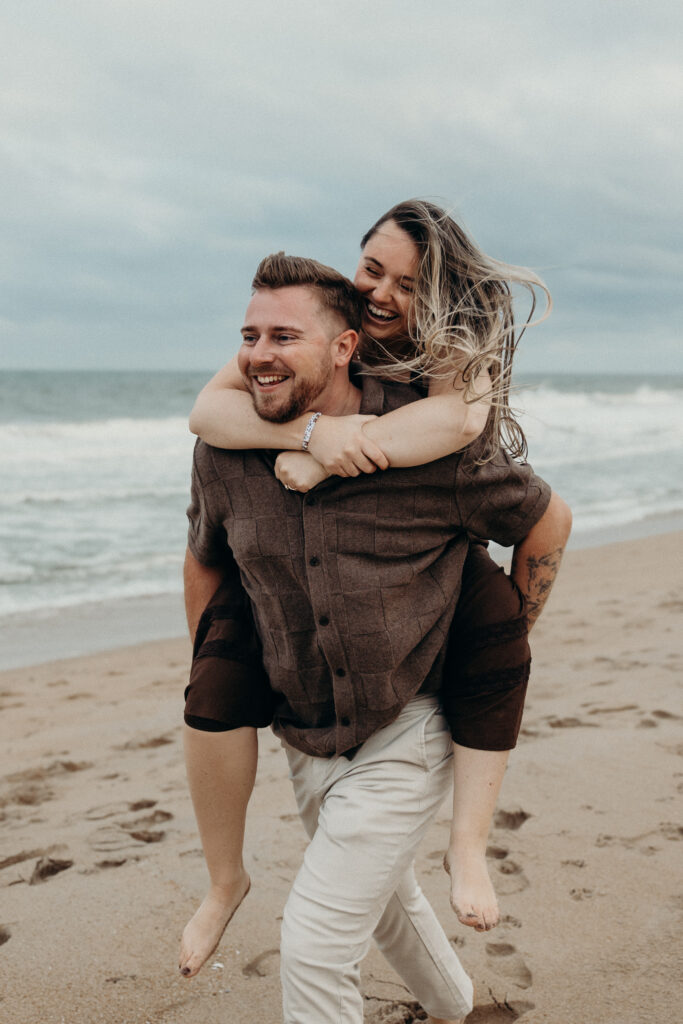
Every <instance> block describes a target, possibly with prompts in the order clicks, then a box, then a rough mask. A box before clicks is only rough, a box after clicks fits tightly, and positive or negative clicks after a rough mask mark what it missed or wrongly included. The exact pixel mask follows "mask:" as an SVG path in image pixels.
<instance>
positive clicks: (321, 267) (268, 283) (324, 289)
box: [251, 252, 363, 332]
mask: <svg viewBox="0 0 683 1024" xmlns="http://www.w3.org/2000/svg"><path fill="white" fill-rule="evenodd" d="M299 285H302V286H304V287H306V288H310V289H311V290H312V291H313V292H314V293H315V295H316V297H317V298H318V300H319V302H320V305H321V306H322V308H323V309H324V310H326V311H328V312H330V313H333V314H334V315H336V316H337V317H338V318H339V319H340V320H341V321H342V322H343V323H344V326H345V327H350V328H351V330H353V331H358V332H360V327H361V317H362V315H363V300H362V299H361V297H360V295H359V294H358V292H357V291H356V289H355V287H354V285H353V283H352V282H351V281H349V279H348V278H347V277H344V275H343V274H340V273H339V271H338V270H334V269H333V268H332V267H326V266H325V264H324V263H318V261H317V260H309V259H306V258H305V257H303V256H286V255H285V253H284V252H276V253H273V254H272V255H271V256H266V257H265V259H262V260H261V262H260V263H259V265H258V268H257V270H256V274H255V276H254V280H253V281H252V282H251V287H252V291H255V292H256V291H259V290H260V289H261V288H272V289H277V288H290V287H294V286H299Z"/></svg>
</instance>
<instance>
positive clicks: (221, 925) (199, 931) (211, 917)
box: [178, 869, 251, 979]
mask: <svg viewBox="0 0 683 1024" xmlns="http://www.w3.org/2000/svg"><path fill="white" fill-rule="evenodd" d="M250 886H251V880H250V878H249V875H248V874H247V873H246V871H245V870H244V869H242V872H241V875H240V877H239V878H237V879H236V880H235V882H234V883H233V884H232V885H212V886H211V888H210V889H209V891H208V893H207V895H206V897H205V899H204V901H203V902H202V904H201V906H200V907H199V909H198V910H197V912H196V913H195V914H194V916H193V917H192V918H191V919H190V920H189V921H188V923H187V924H186V925H185V930H184V931H183V937H182V941H181V943H180V956H179V958H178V970H179V971H180V973H181V974H182V975H183V977H184V978H188V979H189V978H194V976H195V974H197V972H198V971H199V969H200V968H201V966H202V964H204V963H206V961H207V960H208V959H209V957H210V956H211V954H212V953H213V951H214V950H215V948H216V946H217V945H218V943H219V942H220V941H221V938H222V936H223V932H224V931H225V929H226V928H227V927H228V924H229V923H230V919H231V918H232V915H233V914H234V913H235V911H236V910H237V908H238V907H239V905H240V903H241V902H242V900H243V899H244V897H245V896H246V895H247V893H248V892H249V888H250Z"/></svg>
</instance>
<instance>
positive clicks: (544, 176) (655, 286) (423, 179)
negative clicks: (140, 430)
mask: <svg viewBox="0 0 683 1024" xmlns="http://www.w3.org/2000/svg"><path fill="white" fill-rule="evenodd" d="M233 6H236V5H231V6H230V7H228V6H227V5H225V4H224V3H222V2H220V3H219V2H211V0H199V2H198V3H195V4H193V5H191V6H190V5H188V4H187V3H185V2H181V0H165V2H164V3H163V4H158V3H154V2H152V0H136V2H130V0H117V2H115V3H109V4H97V5H94V4H92V3H90V2H86V0H71V2H69V3H66V4H59V5H56V4H53V3H51V2H48V0H36V2H32V3H30V4H26V3H22V4H19V3H18V2H16V0H14V2H10V3H9V4H8V5H6V7H5V13H4V15H3V22H2V24H0V36H1V37H2V39H3V43H2V47H3V52H2V55H1V56H2V72H1V74H2V78H3V87H2V96H1V102H2V108H3V122H4V124H5V125H6V130H5V132H4V134H3V138H2V140H1V141H0V157H1V160H2V165H1V168H0V187H1V188H2V190H3V197H4V199H5V204H4V206H5V210H6V212H5V214H4V215H3V223H2V229H3V230H2V237H3V242H2V247H1V248H0V280H1V283H2V286H3V291H4V292H5V293H6V294H7V295H8V296H9V301H8V302H7V303H6V304H5V308H4V317H5V320H4V329H3V331H2V338H3V341H2V347H1V348H0V359H1V360H2V362H3V364H4V365H13V366H26V365H41V366H50V365H55V363H56V362H57V361H59V360H61V361H62V362H66V363H67V364H68V365H73V366H78V365H86V366H89V365H93V364H94V363H95V360H96V359H98V358H99V359H102V358H106V359H107V361H108V362H107V365H112V366H115V365H121V366H126V365H130V366H136V365H139V366H154V365H155V360H157V359H158V358H159V353H160V351H163V352H164V356H165V359H166V363H167V365H176V366H186V367H190V366H193V365H194V366H211V365H215V363H216V361H217V360H219V359H220V358H222V357H223V355H224V353H225V349H226V336H227V335H229V334H230V333H231V332H232V333H233V336H234V329H235V327H236V326H237V325H238V322H239V318H240V316H241V311H242V308H243V305H244V300H245V297H246V294H247V292H248V288H249V281H250V278H251V273H252V271H253V268H254V266H255V264H256V262H257V261H258V259H259V258H260V256H261V255H263V254H264V253H265V252H267V251H271V250H273V249H277V248H286V249H287V250H288V251H293V252H299V253H305V254H307V255H313V256H317V257H318V258H321V259H324V260H326V261H327V262H331V263H333V264H336V265H338V266H340V267H341V268H342V269H345V270H347V271H348V272H350V271H351V270H352V268H353V264H354V261H355V258H356V254H357V245H358V239H359V237H360V235H361V234H362V233H363V231H364V230H365V229H366V228H367V226H369V224H370V223H372V222H373V221H374V220H375V219H376V217H377V216H378V215H379V214H380V213H381V212H383V210H385V209H386V208H388V207H389V206H390V205H392V204H393V203H394V202H396V201H398V200H400V199H402V198H406V197H407V196H408V195H416V194H417V195H429V196H433V197H437V198H440V199H442V200H443V201H444V202H445V203H449V204H453V205H454V207H455V209H456V211H457V213H458V215H459V216H461V217H462V218H463V220H464V221H465V223H466V224H467V226H468V227H469V228H470V229H471V230H472V232H473V234H474V235H475V237H476V238H477V240H478V241H479V242H480V243H481V244H482V245H483V246H484V248H485V249H487V251H490V252H491V254H492V255H495V256H498V257H500V258H502V259H505V260H508V261H511V262H518V263H522V264H525V263H526V264H530V265H533V266H535V267H536V268H538V269H539V270H541V271H542V272H543V273H544V274H545V275H546V277H547V278H548V281H549V283H550V285H551V287H552V290H553V292H554V294H555V297H556V302H557V313H556V314H555V315H554V316H553V318H552V320H551V321H550V322H549V323H548V324H547V325H546V326H545V327H544V328H543V329H542V330H543V332H544V333H545V336H546V338H552V337H558V338H559V337H561V336H562V337H564V336H565V334H566V333H567V332H570V331H571V330H575V331H576V337H575V339H574V341H573V343H572V344H573V345H574V346H575V347H578V349H579V350H580V349H581V346H582V344H583V340H582V337H583V329H584V328H585V325H586V324H587V323H591V324H592V326H593V327H594V328H595V329H596V330H597V331H600V329H601V325H602V326H603V327H604V329H605V332H606V333H607V331H608V329H609V331H612V330H614V324H615V323H619V322H620V318H621V323H622V331H621V335H620V338H621V341H620V344H619V357H620V358H622V359H623V358H624V348H625V347H626V348H628V344H629V343H628V339H629V338H632V339H633V341H632V351H633V356H632V357H630V356H629V359H630V360H631V363H630V365H631V367H632V368H634V369H637V366H638V358H639V355H638V344H637V340H636V339H637V337H638V336H641V337H642V333H643V331H644V330H646V329H647V330H652V331H655V332H656V336H655V337H653V338H652V344H654V345H655V346H656V344H657V343H658V342H657V338H659V339H660V340H661V344H662V345H663V346H665V348H666V351H667V354H669V353H670V342H669V339H670V338H671V337H674V336H675V332H676V331H677V323H675V322H674V318H673V313H672V312H670V310H671V308H672V306H673V302H672V301H665V300H666V296H667V293H668V291H669V290H670V289H675V288H676V278H675V276H674V268H675V267H676V266H678V265H680V264H679V261H680V228H679V223H680V212H681V211H680V189H679V187H678V185H677V178H676V176H677V174H678V167H679V166H680V163H681V155H682V154H681V148H682V143H681V138H682V134H681V132H680V130H676V129H675V127H674V125H675V119H676V116H677V109H676V95H680V84H681V82H680V79H681V72H680V70H679V67H678V63H677V54H676V38H677V35H678V33H679V31H680V14H679V12H678V7H677V5H674V4H671V3H665V2H663V0H660V2H658V3H657V2H656V3H654V4H650V5H649V6H648V9H647V11H644V10H642V9H641V7H640V6H639V5H638V4H636V3H631V2H629V0H626V2H623V3H619V4H617V3H605V4H595V3H588V2H587V0H580V2H579V3H577V4H574V5H572V7H571V8H570V7H569V6H568V5H566V4H560V3H559V2H556V0H538V2H521V3H507V2H505V0H501V2H493V0H483V2H480V3H478V4H473V3H472V4H468V3H463V4H458V5H454V4H452V3H451V2H445V0H444V2H427V3H425V4H424V5H421V6H420V7H418V6H417V5H415V4H414V3H412V4H408V3H404V2H390V0H378V2H376V3H373V5H372V6H371V7H369V6H368V5H366V4H363V3H361V2H360V0H345V2H341V3H337V4H335V5H321V4H319V5H310V4H296V3H295V4H291V5H283V4H279V3H276V2H275V0H256V2H254V3H251V4H249V5H239V9H237V10H235V9H233ZM648 296H653V297H655V298H653V302H654V303H655V304H656V305H657V306H658V308H657V310H656V312H655V311H654V310H653V309H652V308H651V306H648V303H647V297H648ZM531 336H532V335H529V337H530V338H531ZM93 337H97V338H99V339H101V340H102V343H104V339H106V352H105V353H104V355H103V353H102V352H99V351H96V349H95V350H94V348H93ZM189 337H191V339H192V342H191V344H188V338H189ZM624 339H626V342H625V341H624ZM546 349H547V350H548V351H550V352H551V353H552V346H551V345H550V344H547V345H546ZM530 351H531V348H530ZM556 352H557V355H558V360H559V361H558V365H560V364H561V363H562V360H566V354H563V352H564V350H563V349H562V347H561V346H559V344H558V347H557V349H556ZM593 352H594V349H592V348H591V350H590V351H588V350H587V355H588V356H590V355H591V354H592V353H593ZM100 365H101V364H100ZM679 365H680V363H679ZM598 368H599V367H598Z"/></svg>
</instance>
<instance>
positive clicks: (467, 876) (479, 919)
mask: <svg viewBox="0 0 683 1024" xmlns="http://www.w3.org/2000/svg"><path fill="white" fill-rule="evenodd" d="M443 866H444V868H445V870H446V872H447V873H448V874H449V875H450V878H451V906H452V907H453V910H454V911H455V913H456V914H457V915H458V920H459V921H460V922H461V923H462V924H465V925H467V926H468V927H470V928H474V930H475V931H477V932H488V931H490V930H491V928H495V926H496V925H497V924H498V922H499V920H500V912H499V910H498V900H497V899H496V894H495V892H494V891H493V885H492V884H491V879H490V878H489V871H488V867H487V866H486V855H485V854H484V853H483V852H480V851H478V850H476V851H470V850H457V851H456V850H452V849H449V850H447V851H446V854H445V856H444V859H443Z"/></svg>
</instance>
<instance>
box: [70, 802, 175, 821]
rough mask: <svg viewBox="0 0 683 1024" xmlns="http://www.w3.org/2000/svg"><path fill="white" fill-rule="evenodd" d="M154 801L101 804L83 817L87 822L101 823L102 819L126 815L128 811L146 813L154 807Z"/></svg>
mask: <svg viewBox="0 0 683 1024" xmlns="http://www.w3.org/2000/svg"><path fill="white" fill-rule="evenodd" d="M156 803H157V801H156V800H135V801H133V803H126V802H124V801H123V800H121V801H118V802H117V803H112V804H102V805H101V806H99V807H91V808H90V810H89V811H86V812H85V815H84V817H85V818H87V820H88V821H101V820H102V819H103V818H113V817H114V816H115V815H116V814H127V813H129V812H130V811H146V810H148V809H149V808H150V807H155V806H156Z"/></svg>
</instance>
